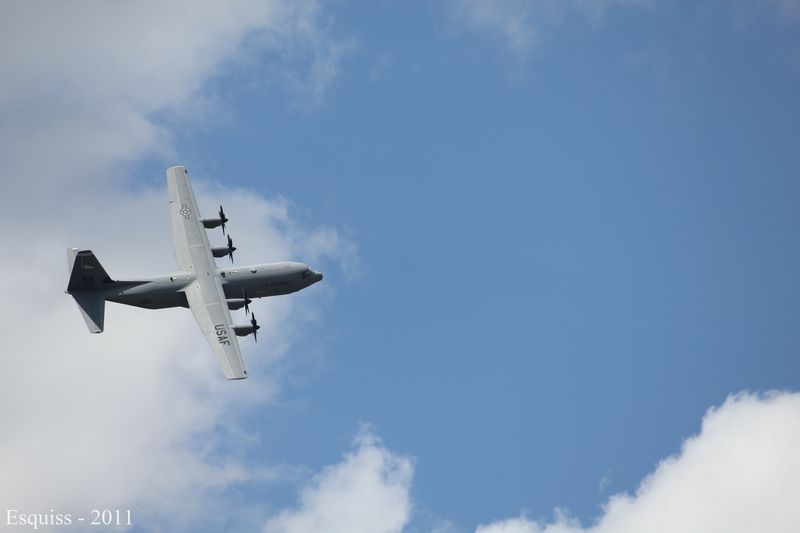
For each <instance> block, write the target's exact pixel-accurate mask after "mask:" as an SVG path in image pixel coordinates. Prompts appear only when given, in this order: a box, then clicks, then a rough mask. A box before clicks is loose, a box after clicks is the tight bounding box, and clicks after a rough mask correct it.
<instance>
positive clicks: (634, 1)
mask: <svg viewBox="0 0 800 533" xmlns="http://www.w3.org/2000/svg"><path fill="white" fill-rule="evenodd" d="M648 3H650V1H649V0H542V1H538V2H528V1H525V0H496V1H492V2H486V1H482V0H450V1H449V2H448V3H447V5H448V14H449V17H450V19H451V20H452V21H454V22H455V23H456V24H458V25H462V26H464V27H465V28H466V29H468V30H471V31H475V32H478V33H481V34H484V35H487V36H488V37H490V38H491V39H493V40H498V41H500V42H501V43H502V44H503V45H504V46H505V47H507V48H508V50H509V51H510V52H511V53H512V54H513V55H514V56H515V57H517V59H520V60H524V59H527V58H528V57H529V56H530V54H531V53H532V52H534V51H535V50H536V48H537V46H538V45H539V43H540V42H541V40H542V36H543V34H544V33H545V32H546V31H548V30H550V29H551V28H553V27H555V26H558V25H559V24H560V23H561V22H562V20H563V19H565V18H568V17H572V16H578V17H580V18H583V19H586V20H588V21H589V23H590V24H592V25H598V24H599V23H601V22H602V20H603V19H604V17H605V16H606V13H607V12H608V11H609V10H610V9H612V8H615V7H620V6H626V5H641V4H648Z"/></svg>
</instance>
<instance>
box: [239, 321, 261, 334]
mask: <svg viewBox="0 0 800 533" xmlns="http://www.w3.org/2000/svg"><path fill="white" fill-rule="evenodd" d="M260 328H261V326H253V325H250V324H248V325H246V326H233V332H234V333H236V335H238V336H239V337H246V336H247V335H251V334H252V333H254V332H255V331H256V330H257V329H260Z"/></svg>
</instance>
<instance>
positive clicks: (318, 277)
mask: <svg viewBox="0 0 800 533" xmlns="http://www.w3.org/2000/svg"><path fill="white" fill-rule="evenodd" d="M317 281H322V272H314V282H317Z"/></svg>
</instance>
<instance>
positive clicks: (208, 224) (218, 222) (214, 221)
mask: <svg viewBox="0 0 800 533" xmlns="http://www.w3.org/2000/svg"><path fill="white" fill-rule="evenodd" d="M227 221H228V219H227V217H225V211H223V210H222V206H219V218H201V219H200V222H202V223H203V227H204V228H206V229H211V228H218V227H220V226H222V234H223V235H224V234H225V223H226V222H227Z"/></svg>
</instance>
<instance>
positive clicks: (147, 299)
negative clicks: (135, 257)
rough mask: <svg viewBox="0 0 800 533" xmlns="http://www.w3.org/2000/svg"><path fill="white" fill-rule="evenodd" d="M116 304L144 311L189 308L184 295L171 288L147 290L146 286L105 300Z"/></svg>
mask: <svg viewBox="0 0 800 533" xmlns="http://www.w3.org/2000/svg"><path fill="white" fill-rule="evenodd" d="M106 299H107V300H108V301H110V302H116V303H120V304H124V305H132V306H134V307H143V308H145V309H166V308H169V307H189V302H188V301H187V300H186V294H184V293H183V292H179V291H176V290H175V289H174V288H172V287H163V288H162V287H158V288H147V286H142V287H134V288H132V289H128V290H125V291H122V292H121V293H119V294H115V295H114V296H110V297H108V298H106Z"/></svg>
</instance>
